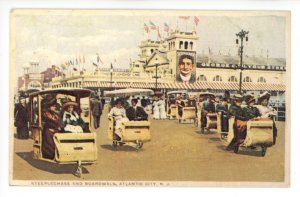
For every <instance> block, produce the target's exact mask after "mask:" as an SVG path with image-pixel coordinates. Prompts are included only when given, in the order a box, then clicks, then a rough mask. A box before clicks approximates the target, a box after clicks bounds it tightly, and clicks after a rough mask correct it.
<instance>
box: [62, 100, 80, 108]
mask: <svg viewBox="0 0 300 197" xmlns="http://www.w3.org/2000/svg"><path fill="white" fill-rule="evenodd" d="M69 106H75V107H77V106H78V103H76V102H74V101H69V102H66V103H65V104H64V105H63V106H62V107H63V108H64V109H66V108H67V107H69Z"/></svg>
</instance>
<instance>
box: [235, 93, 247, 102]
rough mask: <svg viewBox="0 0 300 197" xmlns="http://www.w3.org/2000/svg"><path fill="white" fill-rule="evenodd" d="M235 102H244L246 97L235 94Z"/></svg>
mask: <svg viewBox="0 0 300 197" xmlns="http://www.w3.org/2000/svg"><path fill="white" fill-rule="evenodd" d="M233 100H235V101H240V102H242V101H243V100H244V97H243V96H242V95H240V94H235V95H233Z"/></svg>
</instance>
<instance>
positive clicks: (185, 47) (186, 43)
mask: <svg viewBox="0 0 300 197" xmlns="http://www.w3.org/2000/svg"><path fill="white" fill-rule="evenodd" d="M188 45H189V43H188V42H187V41H185V42H184V49H188Z"/></svg>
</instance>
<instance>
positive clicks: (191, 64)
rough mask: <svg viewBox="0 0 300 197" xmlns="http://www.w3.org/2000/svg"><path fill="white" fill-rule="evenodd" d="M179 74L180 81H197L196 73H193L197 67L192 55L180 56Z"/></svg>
mask: <svg viewBox="0 0 300 197" xmlns="http://www.w3.org/2000/svg"><path fill="white" fill-rule="evenodd" d="M178 68H179V74H177V76H176V80H177V81H178V82H183V83H187V84H188V83H194V82H195V81H196V76H195V73H193V71H194V68H195V60H194V58H193V57H192V56H190V55H182V56H180V58H179V63H178Z"/></svg>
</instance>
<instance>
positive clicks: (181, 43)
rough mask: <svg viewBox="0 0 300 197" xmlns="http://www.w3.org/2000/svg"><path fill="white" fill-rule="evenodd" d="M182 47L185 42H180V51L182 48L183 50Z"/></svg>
mask: <svg viewBox="0 0 300 197" xmlns="http://www.w3.org/2000/svg"><path fill="white" fill-rule="evenodd" d="M182 45H183V42H182V41H180V42H179V49H181V48H182Z"/></svg>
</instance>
